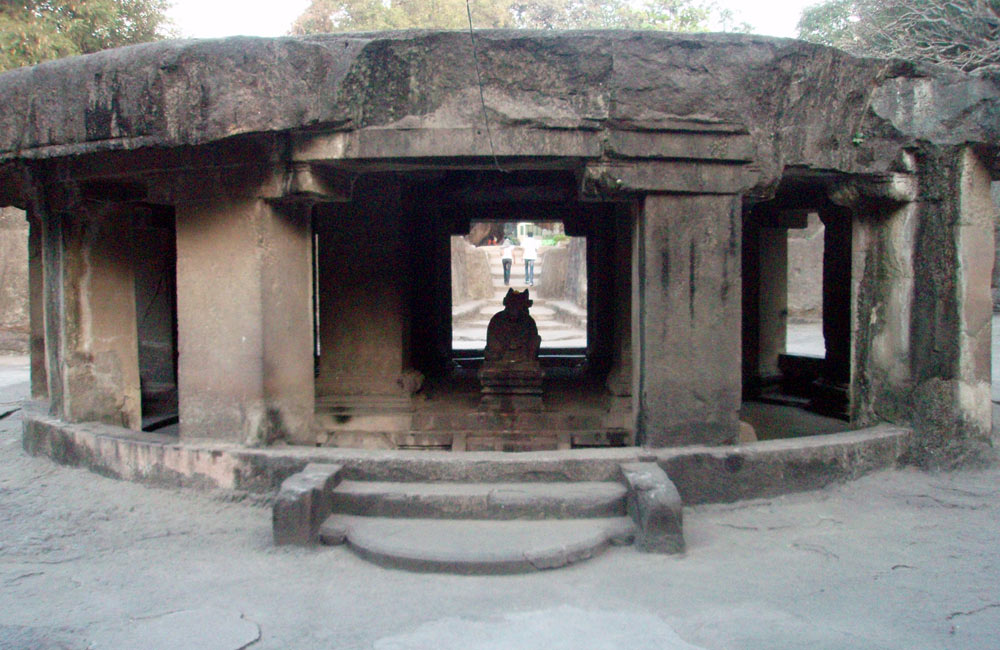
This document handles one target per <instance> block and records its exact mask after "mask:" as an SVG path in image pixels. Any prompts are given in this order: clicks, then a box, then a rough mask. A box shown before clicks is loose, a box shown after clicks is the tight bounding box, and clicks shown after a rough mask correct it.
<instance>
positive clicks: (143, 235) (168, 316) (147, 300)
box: [132, 206, 178, 433]
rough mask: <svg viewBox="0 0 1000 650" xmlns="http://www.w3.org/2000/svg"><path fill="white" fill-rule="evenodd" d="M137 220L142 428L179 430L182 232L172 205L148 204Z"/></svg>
mask: <svg viewBox="0 0 1000 650" xmlns="http://www.w3.org/2000/svg"><path fill="white" fill-rule="evenodd" d="M147 207H148V210H143V211H142V212H141V213H139V214H137V215H136V216H135V219H134V221H133V225H132V239H133V242H132V243H133V250H135V251H138V252H139V254H137V255H136V256H135V258H134V259H135V266H134V274H135V276H134V277H135V307H136V329H137V334H138V342H139V386H140V391H141V394H142V429H143V431H154V430H156V431H159V432H160V433H177V424H178V394H177V237H176V230H175V226H174V211H173V208H170V207H164V206H147Z"/></svg>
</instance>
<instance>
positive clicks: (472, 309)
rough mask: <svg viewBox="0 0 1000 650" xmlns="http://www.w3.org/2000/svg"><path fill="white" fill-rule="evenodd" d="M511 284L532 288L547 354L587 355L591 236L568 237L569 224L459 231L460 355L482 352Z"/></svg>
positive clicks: (456, 337)
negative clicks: (463, 233)
mask: <svg viewBox="0 0 1000 650" xmlns="http://www.w3.org/2000/svg"><path fill="white" fill-rule="evenodd" d="M510 289H513V290H514V291H525V290H527V291H528V292H529V297H530V299H531V300H532V302H533V305H532V307H531V308H530V314H531V316H532V318H534V319H535V323H536V325H537V326H538V334H539V336H540V337H541V339H542V342H541V346H540V350H541V352H540V356H541V357H542V358H543V359H544V358H549V359H557V358H566V357H570V358H573V357H577V358H583V357H585V356H586V352H587V329H588V328H587V238H586V237H570V236H568V235H566V233H565V229H564V227H563V223H562V222H561V221H474V222H472V226H471V228H470V231H469V234H468V235H458V236H452V237H451V303H452V304H451V332H452V340H451V347H452V352H453V356H455V357H456V358H463V357H468V358H475V357H481V356H482V353H483V350H484V348H485V347H486V330H487V327H488V326H489V322H490V318H492V317H493V315H494V314H496V313H498V312H500V311H502V310H503V308H504V306H503V299H504V296H505V295H506V294H507V291H508V290H510Z"/></svg>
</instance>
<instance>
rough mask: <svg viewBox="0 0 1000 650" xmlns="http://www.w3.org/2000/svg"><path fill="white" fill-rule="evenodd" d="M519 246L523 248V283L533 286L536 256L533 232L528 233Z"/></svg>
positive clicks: (536, 243) (536, 244)
mask: <svg viewBox="0 0 1000 650" xmlns="http://www.w3.org/2000/svg"><path fill="white" fill-rule="evenodd" d="M521 248H522V249H523V250H524V283H525V284H527V285H528V286H529V287H530V286H534V285H535V260H536V259H537V258H538V242H536V241H535V237H534V233H530V232H529V233H528V236H527V237H525V238H524V241H522V242H521Z"/></svg>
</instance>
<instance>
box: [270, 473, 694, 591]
mask: <svg viewBox="0 0 1000 650" xmlns="http://www.w3.org/2000/svg"><path fill="white" fill-rule="evenodd" d="M497 467H499V465H498V466H497ZM497 467H494V468H492V469H491V467H490V463H488V462H485V463H481V464H478V466H476V467H475V470H474V471H473V472H472V474H473V475H471V476H470V475H469V473H468V471H466V475H464V476H463V475H461V474H454V473H451V474H449V473H448V472H445V475H441V473H440V471H437V472H432V473H437V474H438V475H437V476H436V477H434V476H421V477H416V478H418V479H419V480H391V477H379V476H375V477H372V478H369V479H367V480H366V478H364V477H359V476H357V475H358V471H357V470H350V469H348V470H345V469H344V468H343V467H342V466H340V465H334V464H310V465H308V466H307V467H306V468H305V469H304V470H303V471H302V472H300V473H299V474H296V475H293V476H292V477H290V478H288V479H286V481H285V482H284V484H283V485H282V488H281V491H280V492H279V494H278V497H277V499H276V500H275V506H274V537H275V543H277V544H316V543H322V544H326V545H339V544H347V545H348V546H349V547H350V548H351V549H352V550H354V551H355V552H356V553H358V554H359V555H361V556H362V557H364V558H366V559H369V560H371V561H373V562H376V563H378V564H381V565H385V566H391V567H396V568H403V569H409V570H415V571H439V572H448V573H461V574H471V573H477V574H501V573H518V572H525V571H532V570H536V569H550V568H557V567H561V566H565V565H567V564H571V563H573V562H578V561H581V560H585V559H588V558H590V557H593V556H595V555H597V554H598V553H600V552H602V551H603V550H605V549H606V548H607V547H608V546H609V545H623V544H631V543H633V542H635V543H637V544H638V545H639V546H640V547H641V548H643V549H644V550H650V551H657V552H679V551H682V550H683V545H684V542H683V535H682V531H681V504H680V497H679V496H678V494H677V490H676V489H675V488H674V486H673V484H672V483H671V482H670V480H669V479H668V478H667V476H666V474H665V473H664V472H663V470H662V469H660V468H659V466H657V465H656V464H655V463H625V464H622V465H620V469H619V472H618V480H608V479H609V478H610V477H609V476H603V477H598V478H603V479H605V480H568V479H567V480H538V479H545V478H549V479H551V478H553V476H552V475H549V474H543V475H538V474H535V475H532V474H530V473H521V472H514V473H505V472H504V471H502V470H498V469H497ZM414 469H415V470H416V471H417V473H421V472H419V468H414ZM344 476H350V477H351V478H342V477H344ZM470 478H479V479H482V480H466V479H470ZM384 479H390V480H384ZM448 479H463V480H448ZM532 479H535V480H532Z"/></svg>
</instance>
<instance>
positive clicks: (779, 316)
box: [757, 227, 788, 380]
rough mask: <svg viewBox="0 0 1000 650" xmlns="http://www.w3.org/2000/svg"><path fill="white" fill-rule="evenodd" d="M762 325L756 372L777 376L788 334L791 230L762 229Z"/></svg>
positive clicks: (760, 305)
mask: <svg viewBox="0 0 1000 650" xmlns="http://www.w3.org/2000/svg"><path fill="white" fill-rule="evenodd" d="M759 262H760V271H759V273H760V304H759V314H760V328H759V333H758V335H759V337H760V338H759V343H758V360H757V373H758V376H759V378H760V379H763V380H767V379H768V378H772V377H777V376H778V375H780V374H781V373H780V371H779V370H778V357H779V356H780V355H782V354H784V352H785V340H786V339H787V334H788V229H786V228H767V227H764V228H761V229H760V257H759Z"/></svg>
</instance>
